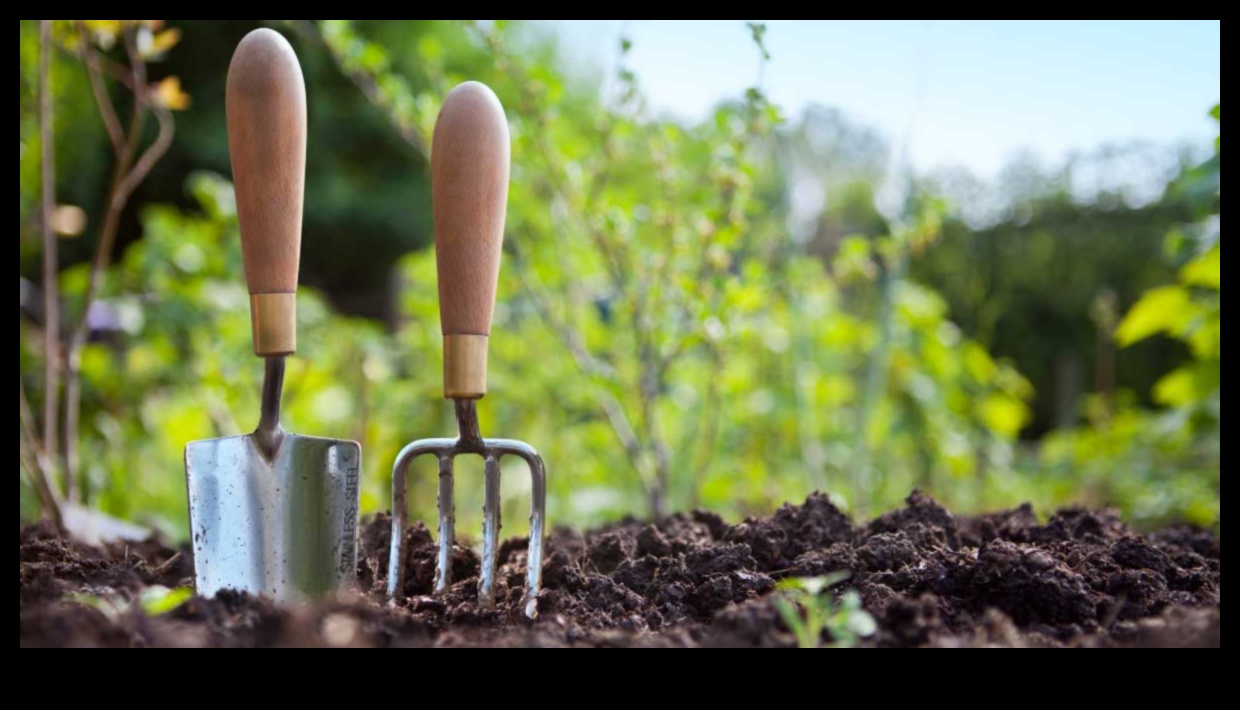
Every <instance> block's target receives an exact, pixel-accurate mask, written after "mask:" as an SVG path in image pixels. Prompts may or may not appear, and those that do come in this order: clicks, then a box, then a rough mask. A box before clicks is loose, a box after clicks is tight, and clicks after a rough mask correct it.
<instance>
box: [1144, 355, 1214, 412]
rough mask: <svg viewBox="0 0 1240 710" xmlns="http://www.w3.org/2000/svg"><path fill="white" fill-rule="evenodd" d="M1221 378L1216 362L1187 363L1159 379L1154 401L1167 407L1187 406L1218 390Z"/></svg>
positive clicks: (1155, 388)
mask: <svg viewBox="0 0 1240 710" xmlns="http://www.w3.org/2000/svg"><path fill="white" fill-rule="evenodd" d="M1222 379H1223V376H1222V370H1221V368H1220V363H1218V362H1206V363H1197V364H1193V365H1187V366H1185V367H1182V368H1180V369H1178V370H1176V371H1175V372H1172V373H1171V374H1170V375H1167V376H1166V377H1164V378H1163V379H1161V380H1159V382H1158V384H1157V385H1155V387H1154V401H1156V402H1158V403H1159V404H1162V405H1166V406H1168V407H1187V406H1189V405H1191V404H1196V403H1198V402H1202V401H1204V400H1205V399H1206V398H1207V397H1209V396H1210V395H1212V394H1214V393H1215V392H1218V391H1219V388H1220V387H1222Z"/></svg>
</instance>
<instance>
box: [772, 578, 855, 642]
mask: <svg viewBox="0 0 1240 710" xmlns="http://www.w3.org/2000/svg"><path fill="white" fill-rule="evenodd" d="M851 576H852V575H850V574H848V573H846V572H845V573H840V574H833V575H829V576H826V577H815V578H811V579H790V580H786V581H784V582H782V583H781V584H780V585H779V591H780V595H779V596H778V597H776V599H775V606H776V608H777V609H778V610H779V615H780V616H781V617H783V620H784V623H785V624H787V625H788V628H789V629H790V630H791V631H792V633H793V635H795V636H796V639H797V646H798V647H800V648H854V647H856V645H857V644H858V643H860V642H861V640H862V639H865V638H869V637H870V636H873V635H874V634H875V633H877V632H878V623H877V622H876V621H874V617H873V616H870V614H869V612H867V611H866V610H865V609H864V608H863V607H862V604H861V595H859V594H857V592H855V591H850V592H846V593H845V594H844V595H843V596H841V597H840V598H839V600H838V601H837V600H836V599H835V597H834V596H832V594H831V593H830V592H829V591H828V590H830V589H831V587H834V586H835V585H837V584H840V583H842V582H846V581H848V579H849V578H850V577H851ZM824 632H825V633H826V634H827V635H829V636H830V637H831V640H832V643H831V644H830V645H826V646H824V644H823V633H824Z"/></svg>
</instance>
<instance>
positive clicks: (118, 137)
mask: <svg viewBox="0 0 1240 710" xmlns="http://www.w3.org/2000/svg"><path fill="white" fill-rule="evenodd" d="M78 35H79V36H80V37H81V42H82V52H81V59H82V63H83V64H85V65H86V73H87V75H88V76H90V89H91V91H92V92H93V93H94V95H95V104H96V105H97V106H98V107H99V117H100V118H102V119H103V126H104V128H105V129H107V132H108V139H109V140H111V141H112V152H113V153H115V154H116V157H117V158H120V157H121V154H122V153H123V152H124V150H125V131H124V130H123V129H122V128H121V120H120V118H119V117H118V116H117V114H116V104H114V103H113V102H112V97H111V96H110V95H109V94H108V87H107V84H105V83H104V81H103V70H102V68H101V66H102V62H101V61H100V58H99V53H98V52H96V51H95V46H94V44H93V43H92V40H91V37H90V31H89V30H87V29H86V26H85V25H82V24H79V25H78Z"/></svg>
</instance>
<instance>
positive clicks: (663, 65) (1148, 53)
mask: <svg viewBox="0 0 1240 710" xmlns="http://www.w3.org/2000/svg"><path fill="white" fill-rule="evenodd" d="M544 22H547V23H549V24H550V25H551V27H552V28H553V29H554V30H555V31H557V32H558V33H560V35H561V36H562V37H563V39H564V44H565V47H566V50H567V51H568V52H569V53H570V55H571V56H573V57H574V58H575V59H576V60H578V61H580V62H582V64H583V66H588V67H592V68H594V70H596V71H604V72H606V71H610V70H611V68H612V67H613V66H614V63H615V61H616V55H617V51H616V48H617V46H618V43H619V38H620V37H621V36H622V35H624V34H627V35H628V36H629V37H630V38H631V39H632V40H633V42H634V48H633V51H632V55H631V58H630V62H629V63H630V65H631V66H632V67H633V69H635V70H636V72H637V74H638V76H639V78H640V80H641V82H642V86H643V88H644V89H645V90H646V93H647V95H648V97H649V99H650V101H651V104H652V106H653V107H654V108H655V109H656V110H657V111H659V112H661V113H666V114H670V115H673V116H677V117H680V118H683V119H687V120H693V119H698V118H701V117H703V116H705V115H707V113H708V112H709V111H710V109H711V107H712V106H714V105H715V104H716V103H717V102H718V101H719V100H721V99H725V98H729V97H735V96H738V95H740V94H741V93H742V92H743V91H744V90H745V89H746V88H747V87H749V86H752V85H754V84H755V83H757V81H758V75H759V62H758V55H757V53H756V50H755V49H753V48H752V45H751V43H750V40H749V30H748V29H747V28H746V27H745V22H746V21H744V20H545V21H544ZM761 22H765V23H766V24H767V25H768V26H769V28H770V29H769V33H768V36H767V42H768V46H769V49H770V51H771V54H772V56H773V58H772V60H771V62H770V65H769V66H768V67H767V69H766V74H765V84H764V85H765V87H766V91H767V93H768V95H769V96H770V97H771V99H772V100H773V101H775V102H776V103H778V104H780V105H781V106H783V107H784V108H785V110H786V112H787V113H788V115H789V116H791V117H796V116H798V115H799V114H800V113H801V112H802V111H803V110H804V108H805V107H806V106H808V105H812V104H823V105H827V106H832V107H836V108H840V109H842V110H844V111H845V112H846V113H847V114H848V115H850V116H851V117H852V118H853V119H854V120H857V121H859V122H861V123H864V124H868V125H872V126H875V127H877V128H879V129H881V130H882V131H883V132H884V133H885V134H886V135H887V136H889V137H890V138H891V139H892V140H893V141H894V142H895V143H896V145H898V146H903V147H905V148H906V150H907V153H906V154H907V156H908V158H909V160H910V161H911V162H912V164H913V166H914V167H915V168H917V169H920V170H930V169H935V168H940V167H955V166H964V167H967V168H969V169H971V170H972V171H973V172H975V173H977V174H979V175H982V176H993V175H994V174H996V173H997V172H998V171H999V170H1000V169H1001V168H1002V167H1003V165H1005V164H1006V163H1007V162H1008V161H1009V160H1011V159H1012V158H1013V157H1015V156H1017V155H1020V154H1022V153H1027V152H1028V151H1033V152H1034V153H1035V154H1036V155H1038V156H1040V157H1041V158H1042V159H1043V160H1047V161H1061V160H1063V159H1065V158H1067V157H1068V156H1069V155H1070V154H1072V153H1073V152H1076V151H1087V150H1090V149H1092V148H1096V147H1099V146H1100V145H1103V144H1108V143H1125V142H1130V141H1150V142H1153V143H1157V144H1167V145H1170V144H1175V143H1179V142H1184V141H1191V142H1195V143H1200V144H1201V145H1203V146H1205V145H1208V141H1209V140H1211V139H1212V138H1213V137H1214V135H1215V132H1214V131H1215V129H1214V126H1213V124H1212V122H1211V121H1210V120H1209V119H1208V118H1207V117H1206V116H1207V113H1208V111H1209V109H1210V108H1211V107H1212V106H1213V105H1214V104H1216V103H1218V102H1219V100H1220V99H1221V97H1222V69H1221V66H1220V65H1221V59H1222V22H1221V21H1218V20H1195V21H1091V22H1081V21H997V20H996V21H961V20H934V21H929V20H908V21H902V20H891V21H857V20H761Z"/></svg>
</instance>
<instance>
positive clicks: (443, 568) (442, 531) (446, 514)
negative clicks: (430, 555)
mask: <svg viewBox="0 0 1240 710" xmlns="http://www.w3.org/2000/svg"><path fill="white" fill-rule="evenodd" d="M455 468H456V459H454V458H453V457H451V456H448V455H445V454H440V456H439V563H438V564H437V565H435V593H436V594H443V593H444V592H446V591H448V587H449V586H450V585H451V584H452V546H453V545H455V544H456V488H455V482H454V480H453V471H454V469H455Z"/></svg>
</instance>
